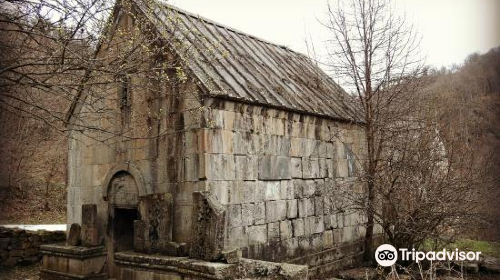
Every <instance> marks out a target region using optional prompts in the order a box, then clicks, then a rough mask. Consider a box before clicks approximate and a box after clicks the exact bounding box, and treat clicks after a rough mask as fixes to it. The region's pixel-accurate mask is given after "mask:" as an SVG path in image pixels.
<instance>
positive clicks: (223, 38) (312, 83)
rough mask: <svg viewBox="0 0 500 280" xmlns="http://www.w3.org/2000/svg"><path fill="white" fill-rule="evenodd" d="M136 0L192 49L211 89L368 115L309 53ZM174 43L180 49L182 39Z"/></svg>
mask: <svg viewBox="0 0 500 280" xmlns="http://www.w3.org/2000/svg"><path fill="white" fill-rule="evenodd" d="M133 1H134V2H135V3H136V5H137V6H138V7H139V9H140V10H142V12H143V13H144V14H145V15H146V17H147V18H148V19H149V20H150V21H151V22H152V23H153V24H154V25H155V26H156V28H157V29H158V31H159V32H160V34H163V35H165V37H168V38H170V40H171V39H172V38H175V39H176V40H178V41H179V42H182V45H183V48H188V49H189V52H190V53H189V56H190V57H189V58H186V57H184V59H183V60H184V61H185V63H186V65H185V67H188V68H189V70H190V71H192V73H194V74H195V75H196V76H197V77H198V79H199V80H200V81H201V83H202V84H203V85H204V88H205V89H206V90H207V92H206V94H207V95H209V96H214V97H222V98H228V99H233V100H240V101H243V102H248V103H254V104H261V105H267V106H271V107H278V108H282V109H286V110H291V111H297V112H305V113H309V114H315V115H322V116H326V117H330V118H334V119H340V120H345V121H353V122H362V121H363V117H362V114H361V110H360V108H359V107H358V106H356V104H355V103H354V102H353V100H352V98H351V97H350V96H349V95H348V94H347V93H346V92H345V91H344V90H343V89H342V88H341V87H340V86H338V85H337V84H336V83H335V82H334V81H333V80H332V79H331V78H330V77H328V75H327V74H326V73H324V72H323V71H322V70H321V69H320V68H319V67H318V66H317V65H315V64H314V63H313V62H312V61H311V60H310V59H309V58H307V57H306V56H305V55H303V54H300V53H298V52H294V51H292V50H290V49H289V48H287V47H285V46H280V45H277V44H273V43H270V42H267V41H265V40H263V39H259V38H257V37H255V36H252V35H248V34H245V33H243V32H241V31H238V30H236V29H234V28H230V27H227V26H224V25H222V24H219V23H216V22H213V21H211V20H208V19H206V18H202V17H200V16H197V15H194V14H191V13H188V12H186V11H183V10H181V9H179V8H176V7H173V6H171V5H167V4H164V3H159V2H157V1H155V0H153V1H151V0H133ZM168 38H167V39H168ZM167 41H168V40H167ZM171 47H172V48H173V49H174V51H175V48H176V47H177V48H178V44H177V45H176V44H172V45H171ZM177 54H178V55H181V56H182V55H183V52H182V51H178V52H177Z"/></svg>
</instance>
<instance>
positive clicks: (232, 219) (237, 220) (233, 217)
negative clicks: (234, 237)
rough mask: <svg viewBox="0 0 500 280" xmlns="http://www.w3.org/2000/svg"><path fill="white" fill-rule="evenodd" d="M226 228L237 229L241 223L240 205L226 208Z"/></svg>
mask: <svg viewBox="0 0 500 280" xmlns="http://www.w3.org/2000/svg"><path fill="white" fill-rule="evenodd" d="M227 218H228V227H230V228H232V227H239V226H241V225H242V221H241V204H237V205H228V206H227Z"/></svg>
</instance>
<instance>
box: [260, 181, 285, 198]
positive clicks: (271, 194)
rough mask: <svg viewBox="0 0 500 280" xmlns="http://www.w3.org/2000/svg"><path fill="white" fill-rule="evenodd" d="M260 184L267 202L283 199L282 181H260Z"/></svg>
mask: <svg viewBox="0 0 500 280" xmlns="http://www.w3.org/2000/svg"><path fill="white" fill-rule="evenodd" d="M258 184H260V185H261V186H262V189H263V191H264V200H265V201H269V200H278V199H280V198H281V193H280V187H281V183H280V181H259V182H258Z"/></svg>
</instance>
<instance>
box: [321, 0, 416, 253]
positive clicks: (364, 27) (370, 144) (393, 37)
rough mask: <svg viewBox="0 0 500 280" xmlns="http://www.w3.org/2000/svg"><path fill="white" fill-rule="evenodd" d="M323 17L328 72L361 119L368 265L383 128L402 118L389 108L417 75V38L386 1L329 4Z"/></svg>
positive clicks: (409, 88) (383, 144) (354, 0)
mask: <svg viewBox="0 0 500 280" xmlns="http://www.w3.org/2000/svg"><path fill="white" fill-rule="evenodd" d="M328 15H329V18H328V21H327V22H325V23H324V24H325V26H326V27H327V28H328V29H329V30H330V31H331V35H332V39H331V40H330V41H328V48H329V59H330V63H329V66H330V67H331V69H332V70H333V72H334V73H335V75H336V77H338V79H339V80H340V81H341V82H342V83H344V84H346V85H347V87H348V89H349V90H352V91H354V93H355V95H356V96H357V99H358V100H359V103H360V105H361V106H362V107H363V109H364V114H365V115H364V119H365V135H366V144H367V159H362V160H363V161H364V162H363V166H365V179H366V183H367V186H368V201H367V209H366V210H367V228H366V236H365V246H366V250H365V258H366V259H369V258H371V254H370V253H371V250H372V238H373V228H374V213H375V210H374V207H375V203H376V198H375V196H376V188H377V186H376V182H377V181H376V176H377V172H378V170H379V165H380V162H381V157H382V155H383V153H384V149H385V148H386V142H387V138H388V135H387V134H386V131H387V130H386V128H387V126H388V124H390V123H392V122H393V121H394V120H398V119H399V117H401V115H403V114H404V112H403V111H404V110H403V108H401V110H400V112H396V111H394V110H393V109H394V106H392V105H393V104H394V103H395V102H399V101H401V100H402V98H404V97H405V96H407V95H408V93H409V92H411V91H414V90H415V86H416V84H415V82H414V77H416V76H418V75H419V73H420V71H421V69H422V67H421V66H422V64H421V58H420V56H419V55H418V46H419V37H418V36H417V34H416V33H415V31H414V29H413V28H412V27H411V26H409V25H408V24H407V22H406V21H405V18H404V17H401V16H399V15H397V14H396V13H395V12H394V7H393V6H392V5H391V3H390V1H387V0H347V1H338V2H337V3H336V4H335V5H334V4H329V6H328ZM405 107H406V106H405ZM389 111H391V112H390V113H389Z"/></svg>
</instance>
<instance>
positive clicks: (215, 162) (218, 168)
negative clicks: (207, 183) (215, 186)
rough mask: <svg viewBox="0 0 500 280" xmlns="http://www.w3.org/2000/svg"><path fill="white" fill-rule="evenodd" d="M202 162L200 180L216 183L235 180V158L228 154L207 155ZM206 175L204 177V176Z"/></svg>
mask: <svg viewBox="0 0 500 280" xmlns="http://www.w3.org/2000/svg"><path fill="white" fill-rule="evenodd" d="M203 157H204V158H205V161H203V160H200V162H201V163H202V164H204V166H200V174H201V175H200V178H207V179H209V180H214V181H221V180H222V181H224V180H234V179H235V178H236V171H235V164H234V156H233V155H226V154H205V155H203ZM203 174H204V176H203Z"/></svg>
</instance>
